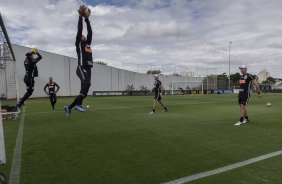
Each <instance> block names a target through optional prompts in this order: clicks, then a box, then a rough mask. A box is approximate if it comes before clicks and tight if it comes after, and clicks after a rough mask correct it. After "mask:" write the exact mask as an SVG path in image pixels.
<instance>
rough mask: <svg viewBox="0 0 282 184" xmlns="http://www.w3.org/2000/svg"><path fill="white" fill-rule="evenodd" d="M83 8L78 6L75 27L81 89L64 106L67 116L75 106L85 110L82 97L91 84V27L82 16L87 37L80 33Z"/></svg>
mask: <svg viewBox="0 0 282 184" xmlns="http://www.w3.org/2000/svg"><path fill="white" fill-rule="evenodd" d="M84 10H85V6H80V8H79V10H78V13H79V18H78V27H77V35H76V42H75V46H76V52H77V57H78V66H77V69H76V75H77V76H78V77H79V79H80V81H81V89H80V93H79V95H78V96H77V97H76V98H75V100H74V101H73V102H72V103H71V104H70V105H69V106H65V111H66V115H67V118H70V114H71V109H72V108H73V107H74V106H75V109H76V110H78V111H80V112H85V109H84V108H83V106H82V101H83V99H84V98H85V97H86V96H87V94H88V90H89V88H90V86H91V68H92V67H93V57H92V49H91V47H90V45H91V42H92V28H91V25H90V22H89V19H88V18H84V21H85V22H86V26H87V32H88V33H87V37H85V36H84V35H82V29H83V24H82V20H83V18H82V17H83V11H84Z"/></svg>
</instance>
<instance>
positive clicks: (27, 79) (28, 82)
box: [24, 76, 35, 90]
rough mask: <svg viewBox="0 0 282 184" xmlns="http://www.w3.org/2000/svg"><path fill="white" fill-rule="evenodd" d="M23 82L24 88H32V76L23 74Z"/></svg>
mask: <svg viewBox="0 0 282 184" xmlns="http://www.w3.org/2000/svg"><path fill="white" fill-rule="evenodd" d="M24 83H25V85H26V89H27V90H31V89H33V88H34V83H35V82H34V77H28V76H25V77H24Z"/></svg>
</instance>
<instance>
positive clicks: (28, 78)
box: [17, 49, 42, 110]
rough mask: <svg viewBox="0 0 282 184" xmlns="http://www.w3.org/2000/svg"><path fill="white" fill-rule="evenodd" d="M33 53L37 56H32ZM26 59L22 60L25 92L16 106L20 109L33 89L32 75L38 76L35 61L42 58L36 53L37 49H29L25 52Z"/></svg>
mask: <svg viewBox="0 0 282 184" xmlns="http://www.w3.org/2000/svg"><path fill="white" fill-rule="evenodd" d="M34 54H36V55H37V58H34V56H33V55H34ZM25 56H26V59H25V61H24V67H25V71H26V72H25V76H24V83H25V84H26V90H27V92H26V93H25V94H24V96H23V98H22V99H21V100H20V101H19V102H18V103H17V107H18V108H19V109H20V110H22V106H23V104H24V102H25V101H26V100H27V99H28V98H29V97H30V96H31V95H32V93H33V91H34V77H38V69H37V66H36V63H37V62H38V61H40V60H41V59H42V56H41V55H40V54H39V53H38V50H37V49H31V52H28V53H26V55H25Z"/></svg>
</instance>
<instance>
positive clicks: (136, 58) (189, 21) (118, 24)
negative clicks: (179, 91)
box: [0, 0, 282, 78]
mask: <svg viewBox="0 0 282 184" xmlns="http://www.w3.org/2000/svg"><path fill="white" fill-rule="evenodd" d="M82 4H85V5H87V6H88V7H89V8H90V9H91V10H92V14H91V16H90V21H91V25H92V29H93V41H92V49H93V56H94V61H103V62H106V63H107V64H108V65H109V66H114V67H118V68H122V66H123V67H124V68H125V69H129V68H130V67H132V68H134V67H135V68H136V66H138V68H148V66H149V65H162V66H165V67H163V68H165V70H167V69H166V68H177V69H175V70H177V72H179V71H181V70H183V68H184V69H187V70H193V69H194V68H195V67H198V68H201V67H203V68H217V73H218V74H221V73H223V72H226V73H227V74H228V73H229V43H230V41H231V42H232V43H230V48H231V52H230V56H231V57H230V58H231V65H230V66H231V73H235V72H239V70H238V66H240V65H242V64H246V65H247V66H248V68H249V69H248V72H249V73H252V74H257V73H258V72H259V71H260V70H262V69H267V70H268V71H269V72H270V74H271V76H273V77H279V78H282V73H281V69H282V66H281V64H282V62H281V61H282V24H281V18H282V10H281V8H282V1H281V0H236V1H234V0H105V1H102V0H84V1H77V0H0V12H1V14H2V17H3V18H4V21H5V24H6V28H7V30H8V34H9V37H10V40H11V42H12V43H14V44H18V45H23V46H28V47H31V46H36V47H37V48H38V49H40V50H44V51H49V52H54V53H58V54H61V55H67V56H72V57H76V52H75V46H74V42H75V36H76V31H77V20H78V15H77V11H76V10H77V8H78V7H79V5H82ZM84 26H85V24H84ZM84 31H86V28H85V29H84ZM85 34H86V33H85ZM122 63H131V64H122ZM173 66H181V67H173ZM152 68H153V69H161V67H159V66H154V67H152ZM181 68H182V69H181ZM212 70H213V69H212ZM165 73H166V71H165Z"/></svg>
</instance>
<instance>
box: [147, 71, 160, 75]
mask: <svg viewBox="0 0 282 184" xmlns="http://www.w3.org/2000/svg"><path fill="white" fill-rule="evenodd" d="M160 73H162V72H161V71H160V70H148V71H147V74H160Z"/></svg>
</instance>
